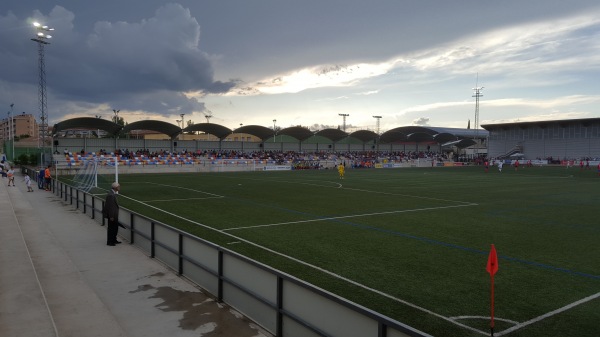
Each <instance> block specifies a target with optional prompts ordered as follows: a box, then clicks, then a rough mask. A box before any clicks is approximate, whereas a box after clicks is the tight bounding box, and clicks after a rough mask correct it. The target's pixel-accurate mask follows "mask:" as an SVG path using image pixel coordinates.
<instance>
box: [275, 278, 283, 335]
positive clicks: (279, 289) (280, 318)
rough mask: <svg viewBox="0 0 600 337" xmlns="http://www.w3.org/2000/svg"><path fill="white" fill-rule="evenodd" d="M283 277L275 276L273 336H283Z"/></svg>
mask: <svg viewBox="0 0 600 337" xmlns="http://www.w3.org/2000/svg"><path fill="white" fill-rule="evenodd" d="M282 309H283V278H281V276H277V319H276V326H275V336H277V337H280V336H283V314H282V312H281V310H282Z"/></svg>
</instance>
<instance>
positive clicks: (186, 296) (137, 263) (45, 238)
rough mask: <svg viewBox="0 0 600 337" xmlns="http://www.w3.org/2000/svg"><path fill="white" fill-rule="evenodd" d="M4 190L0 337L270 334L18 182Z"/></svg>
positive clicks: (0, 183) (1, 185) (0, 200)
mask: <svg viewBox="0 0 600 337" xmlns="http://www.w3.org/2000/svg"><path fill="white" fill-rule="evenodd" d="M6 183H7V179H6V178H3V179H1V180H0V196H1V197H0V336H2V337H13V336H14V337H16V336H19V337H29V336H40V337H42V336H43V337H48V336H56V337H67V336H69V337H71V336H72V337H86V336H90V337H91V336H111V337H116V336H131V337H138V336H139V337H142V336H169V337H179V336H181V337H187V336H207V337H217V336H219V337H220V336H236V337H246V336H247V337H267V336H270V335H269V334H268V333H266V332H265V331H264V330H262V329H260V328H259V327H257V326H256V325H255V324H253V323H251V322H250V321H249V320H247V319H246V318H245V317H243V316H242V315H240V314H239V313H237V312H235V311H234V310H232V309H231V308H229V307H227V306H226V305H223V304H220V303H217V302H215V301H214V300H213V299H212V298H211V297H208V296H206V295H205V294H204V293H203V292H202V291H201V290H200V289H198V288H197V287H195V286H194V285H193V284H191V283H190V282H189V281H187V280H186V279H184V278H181V277H179V276H177V275H176V274H175V273H173V272H172V271H171V270H170V269H168V268H166V267H165V266H163V265H162V264H160V263H159V262H158V261H156V260H153V259H150V258H149V257H148V256H147V255H145V254H144V253H143V252H142V251H141V250H139V249H137V248H135V247H134V246H131V245H129V244H128V243H127V242H125V240H124V239H123V238H120V240H121V241H123V243H122V244H120V245H117V246H115V247H109V246H106V227H103V226H100V225H99V224H98V223H96V222H95V221H93V220H92V219H90V218H88V217H87V216H86V215H84V214H81V213H80V212H79V211H78V210H75V209H73V207H72V206H71V205H66V204H64V203H63V202H62V201H61V200H60V199H59V198H58V197H55V196H54V195H53V194H52V193H51V192H46V191H44V190H40V189H38V188H37V186H34V192H32V193H30V192H27V187H26V186H25V183H24V182H23V177H22V176H21V175H20V174H17V175H16V177H15V183H16V185H17V186H16V187H12V186H10V187H7V186H6ZM34 184H35V183H34Z"/></svg>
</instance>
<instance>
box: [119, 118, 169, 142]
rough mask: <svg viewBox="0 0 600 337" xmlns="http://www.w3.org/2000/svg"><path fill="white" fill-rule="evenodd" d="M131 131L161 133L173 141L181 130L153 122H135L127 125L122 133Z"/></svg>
mask: <svg viewBox="0 0 600 337" xmlns="http://www.w3.org/2000/svg"><path fill="white" fill-rule="evenodd" d="M131 130H150V131H156V132H161V133H164V134H166V135H167V136H169V137H170V138H171V139H174V138H175V137H177V135H178V134H180V133H181V128H180V127H178V126H177V125H174V124H171V123H167V122H162V121H155V120H147V121H137V122H133V123H131V124H127V125H126V126H125V127H124V128H123V130H122V131H123V132H130V131H131Z"/></svg>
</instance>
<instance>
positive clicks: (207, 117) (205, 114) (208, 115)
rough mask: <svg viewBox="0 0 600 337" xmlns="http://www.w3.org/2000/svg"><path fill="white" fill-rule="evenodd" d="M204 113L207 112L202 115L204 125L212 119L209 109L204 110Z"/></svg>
mask: <svg viewBox="0 0 600 337" xmlns="http://www.w3.org/2000/svg"><path fill="white" fill-rule="evenodd" d="M206 111H208V113H204V118H206V124H209V123H210V119H211V118H212V116H213V115H212V111H210V110H209V109H206Z"/></svg>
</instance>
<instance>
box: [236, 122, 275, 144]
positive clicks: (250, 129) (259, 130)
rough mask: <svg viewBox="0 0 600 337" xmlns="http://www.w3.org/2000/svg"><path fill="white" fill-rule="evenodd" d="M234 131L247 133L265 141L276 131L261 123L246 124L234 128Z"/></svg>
mask: <svg viewBox="0 0 600 337" xmlns="http://www.w3.org/2000/svg"><path fill="white" fill-rule="evenodd" d="M233 133H247V134H249V135H253V136H255V137H258V138H260V140H262V141H264V140H265V139H269V138H271V137H273V136H274V135H275V131H273V130H272V129H269V128H266V127H264V126H260V125H246V126H242V127H240V128H237V129H235V130H233Z"/></svg>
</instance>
